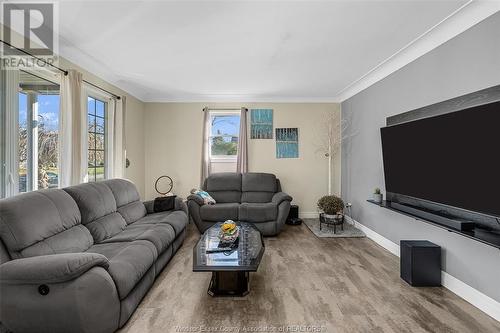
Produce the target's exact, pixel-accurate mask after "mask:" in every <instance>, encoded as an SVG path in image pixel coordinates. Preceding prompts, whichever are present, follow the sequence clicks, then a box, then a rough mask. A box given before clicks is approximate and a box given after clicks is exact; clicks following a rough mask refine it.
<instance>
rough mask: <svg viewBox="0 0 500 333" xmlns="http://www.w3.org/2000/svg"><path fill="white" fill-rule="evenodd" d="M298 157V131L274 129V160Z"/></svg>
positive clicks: (294, 129) (296, 129)
mask: <svg viewBox="0 0 500 333" xmlns="http://www.w3.org/2000/svg"><path fill="white" fill-rule="evenodd" d="M297 157H299V129H298V128H277V129H276V158H297Z"/></svg>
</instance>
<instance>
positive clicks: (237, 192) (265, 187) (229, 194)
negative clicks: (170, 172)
mask: <svg viewBox="0 0 500 333" xmlns="http://www.w3.org/2000/svg"><path fill="white" fill-rule="evenodd" d="M203 190H204V191H207V192H208V193H209V194H210V195H211V196H212V197H213V198H214V199H215V201H216V202H217V203H216V204H215V205H204V204H203V200H202V199H201V198H200V197H199V196H197V195H190V196H189V197H188V207H189V215H190V217H191V218H192V219H193V221H194V223H195V224H196V226H197V228H198V230H199V231H200V232H202V233H203V232H204V231H205V230H207V229H208V228H209V227H211V226H212V225H213V224H214V223H215V222H221V221H225V220H233V221H242V222H252V223H253V224H254V225H255V226H256V227H257V229H259V231H260V232H261V233H262V234H263V235H264V236H273V235H277V234H278V233H279V232H280V231H281V229H282V228H283V225H284V223H285V220H286V218H287V217H288V212H289V211H290V202H291V201H292V197H291V196H289V195H288V194H286V193H283V192H281V184H280V181H279V180H278V179H277V178H276V176H275V175H273V174H270V173H253V172H249V173H243V174H241V173H234V172H223V173H214V174H212V175H210V176H208V178H207V179H206V180H205V182H204V184H203Z"/></svg>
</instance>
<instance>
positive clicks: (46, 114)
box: [19, 93, 59, 131]
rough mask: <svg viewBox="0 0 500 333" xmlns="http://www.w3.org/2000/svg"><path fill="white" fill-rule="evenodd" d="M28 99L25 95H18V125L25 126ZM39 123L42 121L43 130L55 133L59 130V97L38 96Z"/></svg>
mask: <svg viewBox="0 0 500 333" xmlns="http://www.w3.org/2000/svg"><path fill="white" fill-rule="evenodd" d="M27 103H28V98H27V96H26V94H23V93H19V123H20V125H22V126H26V121H27V119H26V118H27V112H28V111H27V110H28V105H27ZM38 115H39V119H38V120H39V121H43V123H44V124H45V128H46V129H47V130H49V131H57V130H58V128H59V95H42V94H39V95H38Z"/></svg>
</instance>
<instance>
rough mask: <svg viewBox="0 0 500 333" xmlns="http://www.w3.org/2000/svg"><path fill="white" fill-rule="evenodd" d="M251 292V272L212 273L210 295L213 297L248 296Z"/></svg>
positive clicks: (209, 287)
mask: <svg viewBox="0 0 500 333" xmlns="http://www.w3.org/2000/svg"><path fill="white" fill-rule="evenodd" d="M249 292H250V272H248V271H220V272H212V279H211V280H210V285H209V286H208V294H209V295H210V296H213V297H221V296H222V297H223V296H232V297H234V296H240V297H243V296H246V295H247V294H248V293H249Z"/></svg>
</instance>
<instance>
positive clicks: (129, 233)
mask: <svg viewBox="0 0 500 333" xmlns="http://www.w3.org/2000/svg"><path fill="white" fill-rule="evenodd" d="M174 239H175V231H174V228H173V227H172V226H171V225H169V224H167V223H157V224H138V223H132V224H129V225H128V226H127V227H126V228H125V230H123V231H122V232H120V233H119V234H117V235H115V236H113V237H111V238H109V239H106V240H105V241H103V243H116V242H131V241H134V240H147V241H149V242H151V243H153V244H154V246H155V247H156V251H157V252H158V254H160V253H163V251H165V250H166V249H167V248H168V247H169V246H170V245H171V244H172V243H173V242H174Z"/></svg>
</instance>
